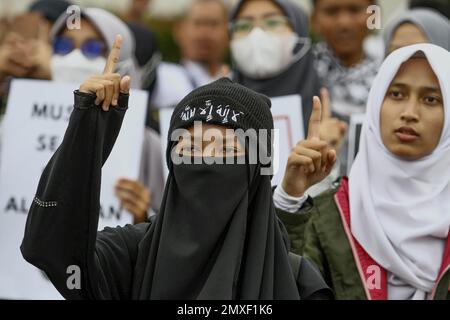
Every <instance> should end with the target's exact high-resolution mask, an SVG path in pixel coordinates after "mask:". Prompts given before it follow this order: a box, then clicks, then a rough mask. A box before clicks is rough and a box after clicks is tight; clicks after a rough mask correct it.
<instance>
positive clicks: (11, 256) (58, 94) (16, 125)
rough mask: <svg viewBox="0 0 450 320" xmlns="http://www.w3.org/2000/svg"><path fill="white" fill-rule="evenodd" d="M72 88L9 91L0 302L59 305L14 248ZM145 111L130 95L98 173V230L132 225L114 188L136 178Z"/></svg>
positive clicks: (21, 84)
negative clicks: (39, 301)
mask: <svg viewBox="0 0 450 320" xmlns="http://www.w3.org/2000/svg"><path fill="white" fill-rule="evenodd" d="M78 85H79V84H61V83H54V82H50V81H39V80H15V81H13V83H12V85H11V89H10V93H9V97H8V105H7V111H6V115H5V119H4V123H3V136H2V150H1V158H0V159H1V160H0V161H1V162H0V298H7V299H61V296H60V294H59V293H58V292H57V291H56V289H55V288H54V287H53V285H52V284H51V283H50V282H49V281H48V280H47V278H46V276H45V275H44V273H43V272H42V271H40V270H38V269H37V268H35V267H33V266H32V265H30V264H28V263H27V262H26V261H25V260H24V259H23V257H22V255H21V253H20V250H19V246H20V244H21V242H22V238H23V233H24V230H25V222H26V218H27V213H28V209H29V207H30V204H31V202H32V200H33V197H34V195H35V192H36V188H37V184H38V182H39V178H40V176H41V173H42V171H43V169H44V167H45V165H46V164H47V162H48V161H49V159H50V157H51V156H52V155H53V153H54V152H55V150H56V149H57V148H58V146H59V144H60V143H61V142H62V139H63V137H64V133H65V131H66V128H67V125H68V120H69V117H70V114H71V112H72V110H73V90H74V88H77V87H78ZM146 105H147V93H146V92H144V91H140V90H137V91H136V90H132V91H131V94H130V101H129V106H130V107H129V109H128V110H127V113H126V115H125V119H124V121H123V125H122V129H121V131H120V134H119V137H118V138H117V142H116V143H115V146H114V148H113V150H112V152H111V155H110V156H109V158H108V161H107V162H106V164H105V165H104V167H103V169H102V189H101V207H102V210H101V212H100V220H99V230H101V229H103V228H104V227H105V226H112V227H115V226H117V225H124V224H127V223H131V222H132V219H131V215H130V214H129V213H128V212H126V211H125V210H123V209H121V208H120V205H119V202H118V200H117V198H116V197H115V195H114V185H115V183H116V181H117V180H118V179H119V178H121V177H126V178H130V179H137V177H138V174H139V166H140V159H141V150H142V143H143V132H144V123H145V116H146ZM62 187H64V186H62ZM80 192H83V190H80Z"/></svg>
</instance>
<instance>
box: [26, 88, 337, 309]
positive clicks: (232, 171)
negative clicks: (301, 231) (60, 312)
mask: <svg viewBox="0 0 450 320" xmlns="http://www.w3.org/2000/svg"><path fill="white" fill-rule="evenodd" d="M82 98H83V99H86V100H83V99H81V98H80V97H78V98H76V99H78V101H77V100H76V109H75V110H74V114H72V118H71V120H70V123H69V128H68V131H67V133H66V136H65V138H64V141H63V143H62V145H61V147H60V149H59V150H58V151H57V153H56V154H55V155H54V156H53V158H52V160H51V161H50V163H49V164H48V166H47V168H46V169H45V171H44V173H43V176H42V177H41V181H40V183H39V187H38V191H37V195H36V199H39V200H37V201H36V202H35V204H33V206H32V207H31V209H30V213H29V216H28V221H27V227H26V231H25V237H24V240H23V243H22V247H21V250H22V253H23V255H24V257H25V258H26V259H27V261H29V262H30V263H32V264H34V265H36V266H38V267H40V268H42V269H43V270H44V271H45V272H46V273H47V275H48V276H49V278H50V280H51V281H52V282H53V284H54V285H55V286H56V288H57V289H58V290H59V291H60V292H61V294H62V295H63V296H64V297H66V298H74V299H79V298H95V299H222V300H229V299H251V300H256V299H265V300H272V299H294V300H295V299H300V298H301V299H322V298H328V297H330V292H329V289H328V287H327V286H326V284H325V282H324V281H323V279H322V277H321V276H320V273H319V271H318V270H317V269H316V267H315V266H314V265H313V264H312V263H311V262H309V260H308V259H306V258H303V259H301V264H300V267H299V270H298V272H296V271H293V268H292V267H291V263H290V258H289V254H288V252H289V244H288V242H287V237H286V232H285V230H284V227H283V226H282V225H281V224H280V223H279V220H278V219H277V217H276V214H275V208H274V205H273V201H272V190H271V185H270V176H267V175H261V173H260V169H261V165H260V164H259V160H258V161H257V163H255V164H249V161H240V162H239V161H235V163H234V164H217V163H216V164H207V163H208V162H207V161H206V159H207V158H203V159H201V160H202V162H203V163H201V164H195V162H194V163H192V164H189V163H186V161H185V162H181V163H179V162H178V161H177V162H174V161H173V159H174V155H176V152H174V151H173V150H175V149H174V147H175V146H176V142H172V141H171V139H170V141H169V144H168V148H167V163H168V166H169V171H170V174H169V177H168V181H167V184H166V189H165V193H164V198H163V202H162V205H161V211H160V213H159V214H158V215H157V216H156V217H155V218H152V219H151V221H150V223H144V224H139V225H135V226H129V225H128V226H125V227H123V228H120V227H117V228H106V229H105V230H104V231H101V232H98V233H97V231H96V230H97V222H98V212H99V210H98V209H99V201H98V200H99V193H100V188H99V186H100V181H99V180H100V177H101V166H102V164H103V163H104V161H106V158H107V156H108V154H109V152H110V150H111V148H112V145H113V143H114V141H115V138H116V137H117V134H118V131H119V130H118V129H119V128H120V123H121V119H122V118H123V114H124V110H125V109H126V103H127V101H126V97H124V96H121V98H120V99H119V107H117V108H114V107H111V109H110V111H109V112H108V113H110V114H108V113H106V114H105V112H102V111H101V110H100V109H99V108H98V107H94V106H93V105H94V100H95V97H94V98H92V99H93V100H92V101H91V100H89V97H82ZM83 104H85V105H83ZM90 104H92V107H89V108H87V107H86V106H87V105H90ZM77 106H78V108H77ZM124 106H125V107H124ZM80 107H81V108H80ZM269 108H270V101H269V100H268V99H267V98H266V97H265V96H262V95H259V94H256V93H255V92H253V91H251V90H249V89H247V88H245V87H243V86H240V85H238V84H235V83H233V82H231V81H230V80H227V79H221V80H218V81H216V82H214V83H212V84H209V85H207V86H204V87H201V88H199V89H196V90H194V91H193V92H192V93H191V94H189V95H188V96H187V97H186V98H185V99H184V100H183V101H182V102H180V104H179V105H178V106H177V108H176V109H175V111H174V113H173V116H172V120H171V126H170V131H169V132H170V135H169V137H170V136H171V134H172V133H174V132H175V130H177V129H187V128H190V127H192V125H193V124H194V121H201V122H202V123H208V124H209V125H220V126H223V125H224V124H225V123H226V124H227V125H226V126H227V127H228V128H233V129H242V130H244V131H245V130H247V129H250V128H253V129H255V130H256V132H258V130H259V129H266V130H269V133H270V129H272V128H273V120H272V116H271V113H270V109H269ZM256 110H257V112H256ZM99 113H100V114H99ZM85 135H88V136H89V137H91V138H92V137H95V138H92V139H94V142H93V144H94V146H96V147H94V148H92V145H91V142H89V143H86V139H85ZM270 137H271V136H270V134H269V139H268V140H267V141H263V140H264V139H260V138H259V137H258V138H257V140H255V141H256V143H257V144H258V147H259V148H262V149H263V150H264V149H269V148H271V147H270V146H271V144H272V141H271V138H270ZM250 141H251V139H250ZM86 144H87V145H88V147H84V145H86ZM245 145H246V146H247V145H248V146H249V147H247V151H248V150H250V149H249V148H250V147H251V146H252V144H251V143H250V142H248V144H247V143H245ZM89 146H90V147H89ZM85 149H88V150H85ZM269 150H270V149H269ZM247 154H248V153H246V156H244V157H247ZM194 158H195V157H194ZM194 158H191V157H188V158H186V157H182V159H184V160H187V159H191V160H192V159H194ZM247 158H248V157H247ZM77 159H78V160H77ZM217 159H218V158H217ZM217 159H215V160H217ZM239 159H240V160H243V158H242V156H240V155H238V156H236V157H235V160H239ZM194 160H195V159H194ZM197 160H198V159H197ZM247 160H248V159H247ZM242 162H243V163H242ZM240 163H241V164H240ZM61 179H62V180H61ZM61 181H65V186H64V188H61V187H60V182H61ZM69 181H70V183H69ZM82 186H84V187H85V188H84V189H83V187H82ZM86 186H90V187H89V189H86ZM91 186H94V187H91ZM80 190H83V191H85V192H80ZM55 198H56V199H58V201H55V202H54V204H55V206H50V205H49V206H46V205H45V204H47V202H45V201H44V200H42V199H45V200H48V199H55ZM40 204H44V205H43V206H41V205H40ZM80 209H82V210H80ZM38 240H39V241H38ZM74 264H76V265H78V266H80V267H81V273H82V274H83V283H82V285H81V288H80V290H69V289H68V288H67V286H66V279H67V274H66V272H65V271H66V269H65V268H62V267H63V266H67V265H74ZM296 273H297V274H296Z"/></svg>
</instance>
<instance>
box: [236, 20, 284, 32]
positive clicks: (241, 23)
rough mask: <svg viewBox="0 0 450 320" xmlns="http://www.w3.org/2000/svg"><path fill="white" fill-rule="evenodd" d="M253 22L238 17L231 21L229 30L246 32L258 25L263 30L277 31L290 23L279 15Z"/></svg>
mask: <svg viewBox="0 0 450 320" xmlns="http://www.w3.org/2000/svg"><path fill="white" fill-rule="evenodd" d="M255 22H256V20H252V19H238V20H236V21H234V22H233V23H231V32H232V33H234V34H247V33H250V32H251V31H252V30H253V28H255V27H256V26H257V25H259V26H260V27H261V28H262V29H263V30H264V31H267V32H278V31H281V30H282V29H283V28H284V27H286V26H289V25H290V22H289V19H288V18H287V17H285V16H281V15H280V16H271V17H268V18H265V19H262V20H260V23H259V24H256V23H255Z"/></svg>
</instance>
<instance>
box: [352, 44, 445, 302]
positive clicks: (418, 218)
mask: <svg viewBox="0 0 450 320" xmlns="http://www.w3.org/2000/svg"><path fill="white" fill-rule="evenodd" d="M418 52H422V53H423V54H424V55H425V57H426V58H427V60H428V62H429V63H430V65H431V67H432V69H433V71H434V73H435V74H436V76H437V78H438V80H439V83H440V86H441V91H442V94H443V99H444V113H445V119H444V128H443V132H442V136H441V139H440V142H439V144H438V146H437V147H436V149H435V150H434V151H433V153H432V154H430V155H428V156H426V157H424V158H422V159H419V160H417V161H406V160H402V159H400V158H398V157H396V156H394V155H393V154H391V153H390V152H389V151H388V150H387V148H386V147H385V146H384V144H383V142H382V138H381V134H380V110H381V105H382V103H383V100H384V97H385V94H386V91H387V89H388V87H389V85H390V83H391V82H392V80H393V79H394V77H395V75H396V74H397V72H398V70H399V68H400V66H401V65H402V64H403V63H404V62H406V61H407V60H409V59H410V58H411V57H412V56H414V55H415V54H416V53H418ZM449 106H450V52H448V51H447V50H445V49H443V48H441V47H438V46H435V45H432V44H418V45H413V46H408V47H405V48H402V49H399V50H396V51H394V52H393V53H392V54H391V55H390V56H388V57H387V59H386V60H385V62H384V63H383V65H382V66H381V68H380V70H379V73H378V75H377V77H376V78H375V80H374V83H373V86H372V89H371V91H370V95H369V100H368V103H367V115H366V119H365V123H364V125H363V130H362V133H361V140H360V141H361V142H360V148H359V153H358V156H357V158H356V160H355V162H354V164H353V167H352V170H351V172H350V176H349V188H350V216H351V230H352V233H353V235H354V236H355V238H356V239H357V240H358V242H359V243H360V244H361V246H362V247H363V248H364V249H365V250H366V251H367V252H368V254H369V255H370V256H371V257H372V258H373V259H374V260H375V261H376V262H378V263H379V264H380V265H381V266H382V267H384V268H385V269H386V270H387V271H388V274H389V278H388V283H389V286H388V287H389V290H388V297H389V299H425V298H426V294H427V293H430V292H431V291H432V289H433V287H434V284H435V281H436V278H437V276H438V272H439V269H440V266H441V263H442V255H443V253H444V247H445V239H446V238H447V236H448V233H449V228H450V109H449Z"/></svg>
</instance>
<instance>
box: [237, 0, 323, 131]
mask: <svg viewBox="0 0 450 320" xmlns="http://www.w3.org/2000/svg"><path fill="white" fill-rule="evenodd" d="M308 36H309V27H308V17H307V15H306V14H305V13H304V12H303V11H302V10H301V9H300V7H298V6H297V5H296V4H294V3H292V2H290V1H288V0H252V1H240V2H239V3H238V4H237V5H236V7H235V9H234V11H233V12H232V14H231V39H232V41H231V53H232V57H233V62H234V70H233V72H234V74H233V77H234V80H235V81H237V82H239V83H240V84H243V85H245V86H246V87H248V88H250V89H253V90H255V91H257V92H259V93H263V94H265V95H267V96H269V97H276V96H284V95H291V94H300V96H301V98H302V104H303V119H304V127H305V130H306V129H307V125H308V121H307V119H309V117H310V115H311V108H312V103H311V102H312V98H313V96H315V95H319V90H320V83H319V78H318V76H317V73H316V71H315V70H314V67H313V57H312V55H311V53H310V50H309V49H310V39H309V38H308Z"/></svg>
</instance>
